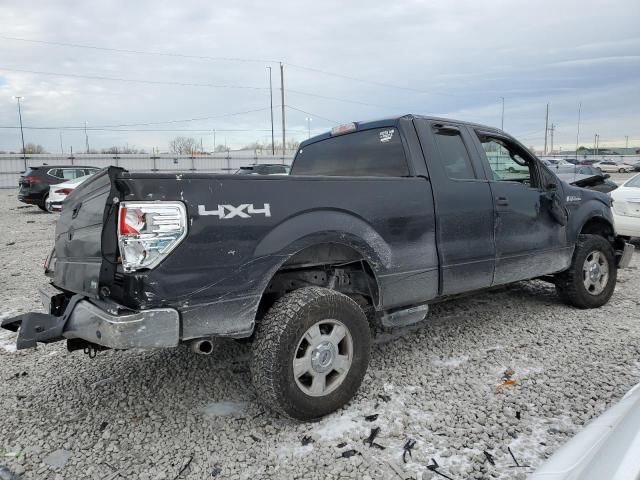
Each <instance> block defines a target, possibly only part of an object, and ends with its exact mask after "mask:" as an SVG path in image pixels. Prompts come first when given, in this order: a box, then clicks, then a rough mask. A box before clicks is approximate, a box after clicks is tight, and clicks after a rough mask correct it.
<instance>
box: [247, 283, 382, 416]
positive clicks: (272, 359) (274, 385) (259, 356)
mask: <svg viewBox="0 0 640 480" xmlns="http://www.w3.org/2000/svg"><path fill="white" fill-rule="evenodd" d="M370 344H371V333H370V331H369V323H368V322H367V318H366V316H365V314H364V312H363V311H362V309H361V308H360V307H359V306H358V304H357V303H356V302H354V301H353V300H352V299H350V298H349V297H347V296H346V295H343V294H341V293H339V292H336V291H333V290H329V289H326V288H319V287H308V288H301V289H299V290H295V291H293V292H291V293H288V294H286V295H284V296H283V297H282V298H280V299H279V300H278V301H277V302H276V303H275V304H274V305H273V306H272V307H271V309H270V310H269V312H268V313H267V314H266V315H265V317H264V318H263V319H262V320H261V321H260V323H259V325H258V326H257V327H256V336H255V340H254V344H253V354H252V361H251V374H252V378H253V383H254V386H255V388H256V390H257V392H258V395H259V396H260V398H261V400H262V401H263V403H265V405H267V406H269V407H271V408H274V409H276V410H278V411H280V412H281V413H284V414H285V415H287V416H289V417H292V418H295V419H297V420H314V419H317V418H320V417H322V416H324V415H327V414H328V413H331V412H333V411H334V410H336V409H338V408H340V407H341V406H343V405H344V404H346V403H347V402H348V401H349V400H350V399H351V398H352V397H353V396H354V395H355V393H356V391H357V390H358V388H359V387H360V384H361V382H362V379H363V377H364V374H365V372H366V369H367V365H368V363H369V348H370Z"/></svg>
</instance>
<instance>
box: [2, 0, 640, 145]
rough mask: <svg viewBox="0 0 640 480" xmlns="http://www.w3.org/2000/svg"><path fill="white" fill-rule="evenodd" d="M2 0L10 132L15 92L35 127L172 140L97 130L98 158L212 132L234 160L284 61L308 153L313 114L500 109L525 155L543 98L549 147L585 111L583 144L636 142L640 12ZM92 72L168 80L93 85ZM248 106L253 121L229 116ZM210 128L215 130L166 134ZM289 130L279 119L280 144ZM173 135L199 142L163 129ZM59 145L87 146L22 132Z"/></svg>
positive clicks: (250, 136) (472, 113)
mask: <svg viewBox="0 0 640 480" xmlns="http://www.w3.org/2000/svg"><path fill="white" fill-rule="evenodd" d="M0 1H1V3H0V21H1V23H2V28H1V29H0V35H1V36H2V38H0V126H2V127H7V126H14V127H15V126H17V125H18V116H17V109H16V101H15V100H14V99H13V96H14V95H21V96H24V97H25V98H24V103H23V119H24V124H25V125H26V126H30V127H73V126H82V125H84V122H85V121H86V122H87V124H88V125H89V128H96V127H101V126H105V125H123V124H148V123H155V122H157V123H158V124H157V125H138V126H130V127H109V128H127V129H128V130H150V129H154V130H164V131H106V130H90V131H89V139H90V143H91V147H92V148H104V147H108V146H111V145H124V144H125V143H129V144H130V145H136V146H138V147H142V148H146V149H151V148H152V147H154V146H155V147H159V148H160V149H161V150H166V149H167V143H168V141H169V139H171V138H172V137H174V136H176V135H189V136H194V137H196V138H198V139H200V137H202V138H203V143H204V145H205V148H212V143H213V136H212V134H211V133H208V132H210V131H211V130H213V129H216V131H217V134H216V137H217V142H218V143H224V142H225V139H226V141H227V143H228V144H229V146H231V147H239V146H241V145H244V144H246V143H249V142H252V141H261V142H265V141H268V140H269V139H270V123H269V110H268V107H269V91H268V70H267V68H266V67H267V66H269V65H270V66H272V67H273V82H274V104H275V105H276V106H279V105H280V92H279V90H278V89H276V87H279V82H280V79H279V67H278V63H277V62H278V61H283V62H285V86H286V90H285V91H287V96H286V99H285V104H286V105H288V106H290V107H293V108H295V109H299V110H303V111H304V112H309V113H304V112H302V111H297V110H294V109H293V108H291V109H287V112H286V115H287V118H286V120H287V128H288V129H289V130H290V131H291V133H290V136H292V137H295V138H297V139H298V140H301V139H303V138H305V137H306V130H307V122H306V120H305V118H306V117H311V118H312V121H311V128H312V133H319V132H321V131H324V130H327V129H329V128H331V127H332V126H333V125H334V124H335V123H333V122H338V123H340V122H348V121H352V120H364V119H371V118H379V117H383V116H387V115H396V114H403V113H419V114H435V115H445V116H450V117H453V118H459V119H463V120H471V121H476V122H480V123H486V124H489V125H494V126H499V125H500V115H501V100H500V97H505V99H506V102H505V103H506V108H505V130H507V131H508V132H510V133H512V134H514V135H516V136H517V137H519V138H520V139H521V140H522V141H523V143H525V144H527V145H536V146H540V145H542V144H543V142H544V114H545V105H546V103H549V104H550V122H553V123H554V124H556V125H557V133H556V145H562V146H563V147H565V148H575V141H576V123H577V111H578V103H579V102H582V126H581V138H580V143H581V144H584V145H591V144H592V143H593V135H594V133H595V132H597V133H599V134H600V136H601V144H602V145H614V144H618V145H624V139H625V135H628V136H629V137H630V144H634V145H640V115H639V114H638V104H639V101H640V81H639V80H638V78H640V27H639V22H638V20H639V19H640V2H638V1H637V0H613V1H606V2H605V1H590V2H584V1H575V0H571V1H535V2H521V1H514V0H485V1H482V2H478V1H440V2H409V1H400V2H390V1H388V0H387V1H384V2H383V1H371V0H370V1H367V2H361V3H360V2H358V3H356V2H345V1H344V0H343V1H326V0H325V1H321V2H308V3H307V2H300V1H287V2H277V3H276V2H258V1H255V2H240V1H237V2H202V1H197V2H196V1H188V0H182V1H180V2H175V1H174V2H158V1H135V2H132V1H106V2H72V1H44V0H42V1H39V2H38V1H35V2H31V1H23V2H10V1H8V0H0ZM6 37H17V38H20V39H26V40H38V41H45V42H58V43H70V44H80V45H93V46H100V47H107V48H113V49H126V50H138V51H152V52H162V53H169V54H180V55H192V56H204V57H226V58H230V57H232V58H238V59H244V60H250V61H235V60H214V59H210V58H184V57H180V56H168V55H142V54H135V53H123V52H112V51H104V50H95V49H87V48H74V47H70V46H55V45H50V44H43V43H33V42H27V41H21V40H15V39H9V38H6ZM268 61H272V63H268ZM300 66H302V67H310V68H312V69H317V70H321V71H326V72H331V73H335V74H337V75H341V76H344V77H354V78H358V79H363V80H367V82H360V81H356V80H351V79H347V78H343V77H340V76H334V75H326V74H323V73H320V72H319V71H314V70H309V69H305V68H300ZM25 70H26V71H32V72H41V73H27V72H25ZM52 73H59V74H70V75H79V76H84V77H65V76H58V75H52ZM96 76H102V77H112V78H120V79H130V80H145V81H151V82H158V83H140V82H124V81H115V80H100V79H96V78H85V77H96ZM163 82H167V83H172V84H171V85H169V84H165V83H163ZM178 84H192V85H189V86H188V85H178ZM194 84H198V85H194ZM383 84H389V85H393V86H396V87H402V88H392V87H390V86H386V85H383ZM214 85H215V86H214ZM216 86H218V87H216ZM220 86H228V87H234V88H220ZM235 87H251V88H235ZM288 90H290V91H288ZM329 97H335V98H337V99H341V100H336V99H333V98H329ZM246 111H252V112H251V113H246V114H242V115H235V116H227V117H220V116H222V115H226V114H230V113H236V112H246ZM202 117H218V118H209V119H207V120H199V121H192V122H180V123H161V122H169V121H174V120H183V119H190V118H202ZM280 121H281V117H280V112H279V109H276V117H275V123H276V137H277V138H279V137H280V135H281V133H280V132H281V130H280ZM177 129H183V130H202V131H201V132H197V131H184V132H178V131H166V130H177ZM224 130H246V131H242V132H231V131H226V132H225V131H224ZM207 131H208V132H207ZM59 132H62V141H63V144H64V146H65V147H64V148H65V150H66V151H68V148H69V145H73V147H74V150H75V151H80V150H82V149H84V133H83V132H81V131H72V130H63V129H60V130H58V129H56V130H25V137H26V138H25V141H27V142H35V143H40V144H42V145H44V146H45V147H46V148H47V149H48V150H50V151H52V152H57V151H59V150H60V133H59ZM19 145H20V132H19V130H16V129H7V128H0V150H13V151H17V150H18V149H19Z"/></svg>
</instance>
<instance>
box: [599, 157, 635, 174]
mask: <svg viewBox="0 0 640 480" xmlns="http://www.w3.org/2000/svg"><path fill="white" fill-rule="evenodd" d="M593 166H594V167H596V168H599V169H600V170H601V171H603V172H618V173H627V172H630V171H631V170H632V169H633V167H632V166H631V165H625V164H624V163H616V162H612V161H611V160H604V161H603V162H598V163H594V164H593Z"/></svg>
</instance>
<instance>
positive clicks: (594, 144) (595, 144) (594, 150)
mask: <svg viewBox="0 0 640 480" xmlns="http://www.w3.org/2000/svg"><path fill="white" fill-rule="evenodd" d="M597 148H598V134H597V133H595V134H594V135H593V158H596V150H597Z"/></svg>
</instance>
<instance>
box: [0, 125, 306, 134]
mask: <svg viewBox="0 0 640 480" xmlns="http://www.w3.org/2000/svg"><path fill="white" fill-rule="evenodd" d="M19 128H20V127H19V126H15V125H0V129H12V130H14V129H19ZM24 129H25V130H66V131H77V132H83V131H84V127H27V126H25V127H24ZM211 130H212V129H211V128H102V127H87V131H88V132H209V133H210V132H211ZM289 131H291V132H296V133H306V130H289ZM216 132H271V129H269V128H253V129H248V128H245V129H242V128H226V129H225V128H216Z"/></svg>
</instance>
